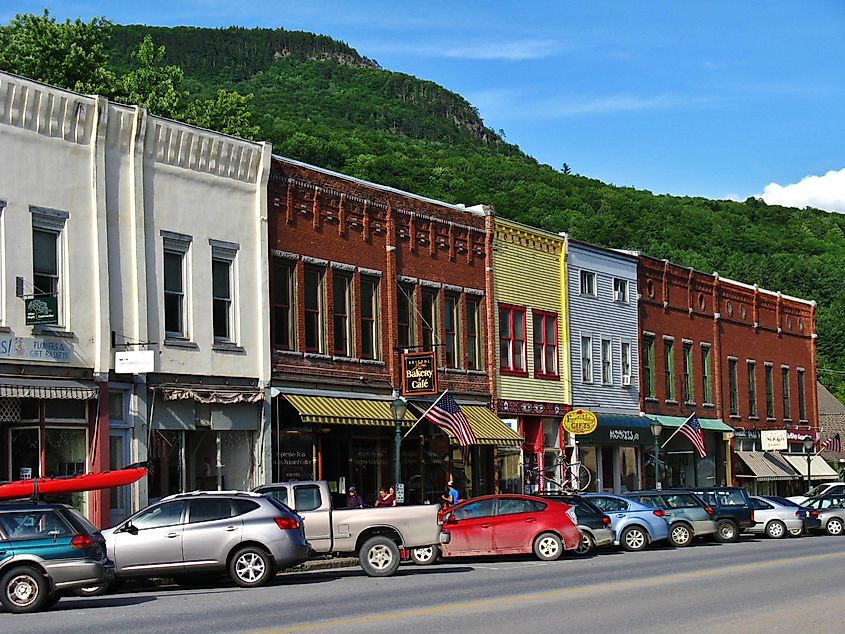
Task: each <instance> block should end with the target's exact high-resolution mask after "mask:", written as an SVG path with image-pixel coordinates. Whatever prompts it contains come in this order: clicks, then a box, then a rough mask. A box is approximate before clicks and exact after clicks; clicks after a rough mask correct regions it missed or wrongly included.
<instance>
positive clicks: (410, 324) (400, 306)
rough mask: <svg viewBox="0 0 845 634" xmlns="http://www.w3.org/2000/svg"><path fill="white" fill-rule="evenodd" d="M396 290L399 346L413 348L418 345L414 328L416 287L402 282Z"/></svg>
mask: <svg viewBox="0 0 845 634" xmlns="http://www.w3.org/2000/svg"><path fill="white" fill-rule="evenodd" d="M396 290H397V292H396V310H397V313H398V315H397V323H398V327H399V347H400V348H413V347H414V346H415V345H417V340H416V332H415V330H414V287H413V286H412V285H410V284H400V285H399V287H398V288H397V289H396Z"/></svg>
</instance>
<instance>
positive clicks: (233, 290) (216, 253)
mask: <svg viewBox="0 0 845 634" xmlns="http://www.w3.org/2000/svg"><path fill="white" fill-rule="evenodd" d="M208 244H209V246H210V247H211V319H212V324H211V332H212V337H213V339H214V343H215V344H227V343H228V344H237V343H238V342H239V341H240V320H239V312H240V311H239V310H238V306H239V302H238V290H239V289H238V283H237V280H238V257H237V256H238V251H240V248H241V247H240V245H239V244H237V243H235V242H225V241H223V240H214V239H209V240H208ZM214 262H224V263H226V264H228V265H229V298H228V302H229V310H228V322H229V323H228V331H229V332H228V333H227V336H226V337H218V336H217V335H215V334H214V302H215V301H217V299H218V298H216V297H215V296H214Z"/></svg>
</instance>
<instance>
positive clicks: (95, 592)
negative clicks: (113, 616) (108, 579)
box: [71, 583, 112, 597]
mask: <svg viewBox="0 0 845 634" xmlns="http://www.w3.org/2000/svg"><path fill="white" fill-rule="evenodd" d="M111 589H112V584H110V583H103V584H100V585H98V586H86V587H84V588H75V589H74V590H71V592H73V593H74V594H75V595H76V596H78V597H99V596H102V595H104V594H106V593H107V592H108V591H109V590H111Z"/></svg>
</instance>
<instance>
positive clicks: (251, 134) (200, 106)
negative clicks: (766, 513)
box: [184, 88, 259, 140]
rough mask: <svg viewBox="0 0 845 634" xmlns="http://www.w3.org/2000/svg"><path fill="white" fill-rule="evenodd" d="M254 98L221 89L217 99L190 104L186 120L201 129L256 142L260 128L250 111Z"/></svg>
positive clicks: (186, 112) (250, 94)
mask: <svg viewBox="0 0 845 634" xmlns="http://www.w3.org/2000/svg"><path fill="white" fill-rule="evenodd" d="M252 98H253V95H252V93H249V94H248V95H241V94H240V93H237V92H232V91H228V90H223V89H222V88H221V89H220V90H218V91H217V98H215V99H204V100H201V101H200V100H198V101H194V102H193V103H192V104H190V105H189V106H188V108H187V110H186V111H185V117H184V118H185V121H186V122H188V123H190V124H193V125H196V126H199V127H201V128H209V129H211V130H217V131H218V132H222V133H223V134H231V135H232V136H239V137H241V138H244V139H250V140H255V139H257V138H258V132H259V127H258V125H257V124H256V123H255V120H254V117H253V114H252V112H251V111H250V109H249V104H250V102H251V101H252Z"/></svg>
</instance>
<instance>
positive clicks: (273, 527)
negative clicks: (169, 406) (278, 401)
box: [79, 491, 311, 596]
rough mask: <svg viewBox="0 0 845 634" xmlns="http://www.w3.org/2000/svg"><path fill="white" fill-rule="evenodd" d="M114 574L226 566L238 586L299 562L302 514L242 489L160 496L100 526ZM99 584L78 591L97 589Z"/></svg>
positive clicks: (191, 574)
mask: <svg viewBox="0 0 845 634" xmlns="http://www.w3.org/2000/svg"><path fill="white" fill-rule="evenodd" d="M103 536H104V537H105V538H106V546H107V548H108V553H109V558H110V559H111V560H112V561H114V562H115V571H116V581H121V580H123V579H128V578H139V577H176V578H177V579H178V578H180V577H187V581H190V580H191V579H196V578H197V576H200V577H202V576H205V575H207V574H209V573H221V572H224V571H228V573H229V575H230V576H231V577H232V580H233V581H234V582H235V583H236V584H238V585H239V586H242V587H244V588H254V587H258V586H263V585H266V584H267V583H269V582H270V581H271V580H272V579H273V577H274V576H275V575H276V571H278V570H280V569H282V568H286V567H290V566H295V565H297V564H300V563H302V562H303V561H305V560H306V559H307V558H308V557H309V555H310V554H311V548H310V546H309V545H308V542H307V541H306V540H305V534H304V532H303V529H302V519H301V518H300V517H299V516H298V515H297V514H296V513H294V512H293V511H291V510H290V509H289V508H288V507H286V506H285V505H284V504H282V503H281V502H279V501H278V500H274V499H272V498H266V497H264V496H262V495H258V494H257V493H247V492H244V491H195V492H193V493H182V494H177V495H171V496H169V497H166V498H163V499H162V500H161V501H160V502H158V503H157V504H153V505H152V506H148V507H147V508H145V509H144V510H142V511H139V512H138V513H136V514H135V515H133V516H132V517H130V518H129V519H127V520H125V521H123V522H121V523H120V524H118V525H117V526H115V527H114V528H110V529H107V530H104V531H103ZM106 590H107V587H103V586H97V587H92V588H86V589H85V590H83V591H82V592H79V594H86V595H89V596H90V595H96V594H102V593H103V592H105V591H106Z"/></svg>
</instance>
